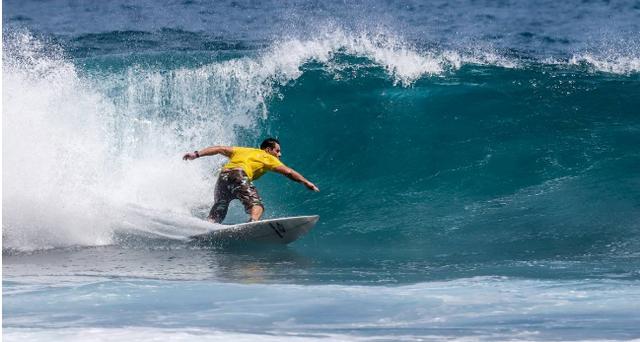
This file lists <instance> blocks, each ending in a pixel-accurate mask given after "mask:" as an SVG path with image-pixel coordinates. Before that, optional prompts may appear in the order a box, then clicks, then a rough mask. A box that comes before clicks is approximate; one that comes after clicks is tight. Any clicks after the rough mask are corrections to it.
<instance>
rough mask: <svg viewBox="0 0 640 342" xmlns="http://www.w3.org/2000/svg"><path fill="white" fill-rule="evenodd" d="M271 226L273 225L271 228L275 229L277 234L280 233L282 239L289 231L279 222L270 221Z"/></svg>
mask: <svg viewBox="0 0 640 342" xmlns="http://www.w3.org/2000/svg"><path fill="white" fill-rule="evenodd" d="M269 227H271V229H273V231H274V232H276V234H278V236H279V237H280V238H281V239H284V234H286V233H287V230H286V229H284V226H283V225H282V224H280V223H279V222H276V223H275V224H273V223H269Z"/></svg>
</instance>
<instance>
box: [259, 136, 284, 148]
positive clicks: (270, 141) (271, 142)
mask: <svg viewBox="0 0 640 342" xmlns="http://www.w3.org/2000/svg"><path fill="white" fill-rule="evenodd" d="M276 144H278V145H280V140H278V139H276V138H267V139H264V141H262V144H260V149H261V150H264V149H266V148H274V147H276Z"/></svg>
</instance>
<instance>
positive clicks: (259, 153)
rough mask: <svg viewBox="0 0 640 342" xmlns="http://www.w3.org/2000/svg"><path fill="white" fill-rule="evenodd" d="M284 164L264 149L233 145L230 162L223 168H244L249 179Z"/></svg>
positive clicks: (258, 176)
mask: <svg viewBox="0 0 640 342" xmlns="http://www.w3.org/2000/svg"><path fill="white" fill-rule="evenodd" d="M281 165H284V164H283V163H282V162H281V161H280V159H278V158H276V157H274V156H272V155H270V154H269V153H267V152H265V151H264V150H260V149H257V148H248V147H233V149H232V150H231V157H229V162H228V163H227V164H225V165H224V166H223V167H222V168H223V169H238V168H240V169H243V170H244V172H245V173H246V174H247V176H249V180H252V181H254V180H256V179H258V178H260V177H261V176H262V175H264V174H265V172H267V171H270V170H273V169H274V168H276V167H278V166H281Z"/></svg>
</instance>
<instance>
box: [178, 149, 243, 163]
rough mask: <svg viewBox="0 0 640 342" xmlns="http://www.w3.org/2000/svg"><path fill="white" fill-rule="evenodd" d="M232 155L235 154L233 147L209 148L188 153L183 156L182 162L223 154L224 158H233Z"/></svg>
mask: <svg viewBox="0 0 640 342" xmlns="http://www.w3.org/2000/svg"><path fill="white" fill-rule="evenodd" d="M231 153H233V147H231V146H209V147H205V148H203V149H202V150H198V151H194V152H189V153H186V154H185V155H184V156H182V160H194V159H196V158H200V157H205V156H213V155H216V154H222V155H224V156H227V157H231Z"/></svg>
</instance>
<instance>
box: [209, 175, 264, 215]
mask: <svg viewBox="0 0 640 342" xmlns="http://www.w3.org/2000/svg"><path fill="white" fill-rule="evenodd" d="M214 196H215V203H214V204H213V207H212V208H211V211H210V212H209V218H210V219H212V220H213V221H214V222H217V223H221V222H222V221H223V220H224V218H225V217H226V216H227V210H229V203H230V202H231V201H233V200H234V199H238V200H240V202H242V205H243V206H244V210H245V211H246V212H247V214H249V213H251V208H253V207H254V206H256V205H259V206H261V207H263V208H264V205H263V204H262V199H261V198H260V195H259V194H258V189H256V187H255V186H254V185H253V183H252V182H251V181H250V180H249V176H247V174H246V173H245V172H244V170H242V169H224V170H222V172H220V176H219V177H218V182H217V183H216V189H215V193H214Z"/></svg>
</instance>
